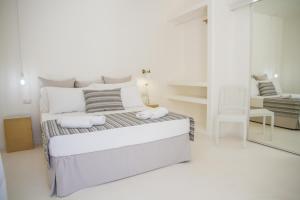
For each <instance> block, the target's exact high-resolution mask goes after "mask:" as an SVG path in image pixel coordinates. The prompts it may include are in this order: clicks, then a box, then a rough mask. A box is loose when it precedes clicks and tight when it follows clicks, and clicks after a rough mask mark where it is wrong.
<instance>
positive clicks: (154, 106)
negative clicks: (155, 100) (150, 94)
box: [146, 104, 159, 108]
mask: <svg viewBox="0 0 300 200" xmlns="http://www.w3.org/2000/svg"><path fill="white" fill-rule="evenodd" d="M146 106H148V107H150V108H158V107H159V104H146Z"/></svg>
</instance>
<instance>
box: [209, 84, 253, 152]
mask: <svg viewBox="0 0 300 200" xmlns="http://www.w3.org/2000/svg"><path fill="white" fill-rule="evenodd" d="M247 98H248V94H247V90H246V89H245V88H242V87H236V86H232V87H223V88H221V91H220V97H219V110H218V115H217V118H216V134H215V137H216V138H215V139H216V143H217V144H219V139H220V124H221V123H222V122H231V123H233V122H235V123H241V124H242V125H243V146H244V147H245V146H246V139H247V129H248V114H247V110H248V109H247Z"/></svg>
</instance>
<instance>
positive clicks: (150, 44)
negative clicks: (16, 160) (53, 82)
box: [0, 0, 249, 148]
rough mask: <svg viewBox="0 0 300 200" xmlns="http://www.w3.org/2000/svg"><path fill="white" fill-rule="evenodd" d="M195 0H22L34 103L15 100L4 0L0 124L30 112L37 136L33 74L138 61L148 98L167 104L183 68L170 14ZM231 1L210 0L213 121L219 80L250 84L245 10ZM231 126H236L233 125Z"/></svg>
mask: <svg viewBox="0 0 300 200" xmlns="http://www.w3.org/2000/svg"><path fill="white" fill-rule="evenodd" d="M198 2H199V1H197V0H190V1H184V0H176V1H175V0H152V1H149V0H123V1H117V0H111V1H104V0H98V1H97V0H85V1H83V0H51V1H50V0H47V1H39V0H27V1H20V17H21V39H22V49H21V50H22V55H23V60H24V68H25V75H26V76H27V78H28V80H29V83H30V88H31V93H32V104H31V105H24V104H22V100H21V99H20V87H19V73H20V72H19V67H18V63H17V62H16V60H17V48H16V44H15V41H16V35H15V34H16V24H15V21H16V20H15V16H16V13H15V10H14V9H15V1H11V0H2V1H1V2H0V3H1V5H0V9H1V12H0V15H1V19H0V20H1V24H0V30H1V31H0V32H1V34H2V35H1V38H0V39H1V42H2V40H3V41H5V42H4V43H1V44H4V45H1V47H0V48H1V55H0V56H1V61H0V62H1V63H0V65H1V68H0V69H1V74H0V76H1V77H0V78H1V84H0V85H1V86H0V87H1V90H0V92H1V104H0V121H1V123H2V118H3V116H5V115H10V114H15V113H24V112H29V113H31V114H32V116H33V120H34V122H33V124H34V139H35V142H36V143H38V142H39V141H40V131H39V112H38V83H37V76H45V77H49V78H69V77H76V78H80V79H91V78H95V77H97V76H100V75H112V76H120V75H124V74H135V75H137V74H138V73H139V72H140V70H141V68H143V67H149V68H151V69H152V79H153V81H152V84H151V85H150V95H151V100H152V101H153V102H159V103H161V105H169V104H170V102H169V101H168V100H167V98H166V95H165V94H166V93H167V91H169V88H168V86H167V81H168V80H169V79H168V78H170V80H172V79H173V77H174V78H176V77H181V75H182V69H183V68H182V65H180V64H181V63H182V60H180V53H181V51H180V44H178V42H177V40H178V34H177V31H176V27H174V26H173V24H171V23H169V22H168V18H169V17H170V16H172V14H175V11H178V10H182V9H183V8H184V7H185V6H186V7H189V6H190V5H192V4H194V3H198ZM230 2H231V1H230V0H211V1H209V4H210V8H209V17H210V19H209V23H210V28H209V30H208V34H210V40H209V42H208V43H209V55H208V57H209V60H208V61H207V62H208V65H209V66H210V67H209V69H208V70H210V72H211V74H212V76H211V77H209V79H210V80H209V82H210V83H211V86H210V88H209V94H210V96H211V97H212V99H211V100H212V102H211V104H210V105H209V106H210V107H211V109H212V114H211V115H209V118H208V121H209V123H210V126H212V125H213V122H214V118H215V115H216V113H217V107H218V106H217V105H218V95H219V89H220V87H221V86H222V85H226V84H239V85H244V86H246V87H247V86H248V75H249V60H248V55H249V52H248V51H249V37H248V35H249V30H248V27H249V21H248V20H249V11H248V9H241V10H239V11H236V12H232V11H230V10H229V3H230ZM83 69H84V72H83V71H82V70H83ZM3 97H5V99H4V98H3ZM190 109H193V107H191V108H190ZM1 125H2V124H1ZM0 128H1V129H0V137H1V138H0V139H1V143H0V148H3V146H4V143H3V128H2V127H0ZM228 131H229V132H238V129H235V127H234V129H228Z"/></svg>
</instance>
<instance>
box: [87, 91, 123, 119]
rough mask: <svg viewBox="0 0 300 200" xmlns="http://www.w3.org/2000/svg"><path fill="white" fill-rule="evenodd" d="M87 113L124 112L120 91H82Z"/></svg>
mask: <svg viewBox="0 0 300 200" xmlns="http://www.w3.org/2000/svg"><path fill="white" fill-rule="evenodd" d="M83 94H84V98H85V109H86V112H87V113H93V112H101V111H109V110H124V107H123V103H122V99H121V89H120V88H118V89H114V90H83Z"/></svg>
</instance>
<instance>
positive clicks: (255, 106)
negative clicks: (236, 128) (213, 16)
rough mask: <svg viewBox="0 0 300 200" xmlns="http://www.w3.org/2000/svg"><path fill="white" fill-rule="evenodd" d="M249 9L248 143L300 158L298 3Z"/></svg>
mask: <svg viewBox="0 0 300 200" xmlns="http://www.w3.org/2000/svg"><path fill="white" fill-rule="evenodd" d="M251 6H252V8H251V70H250V71H251V75H250V77H249V78H250V79H251V99H250V112H249V113H250V122H249V132H248V140H250V141H253V142H257V143H260V144H263V145H267V146H270V147H275V148H278V149H282V150H285V151H289V152H292V153H296V154H300V1H299V0H285V1H282V0H262V1H259V2H257V3H255V4H252V5H251Z"/></svg>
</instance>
